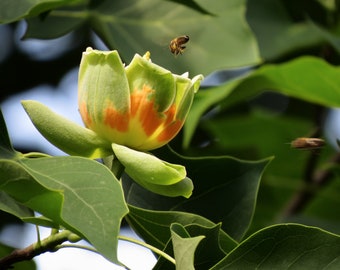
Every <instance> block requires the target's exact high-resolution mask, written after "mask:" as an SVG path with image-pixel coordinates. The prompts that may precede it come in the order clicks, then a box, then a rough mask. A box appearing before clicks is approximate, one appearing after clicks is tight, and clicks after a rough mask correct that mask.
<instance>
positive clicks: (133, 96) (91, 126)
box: [23, 48, 203, 197]
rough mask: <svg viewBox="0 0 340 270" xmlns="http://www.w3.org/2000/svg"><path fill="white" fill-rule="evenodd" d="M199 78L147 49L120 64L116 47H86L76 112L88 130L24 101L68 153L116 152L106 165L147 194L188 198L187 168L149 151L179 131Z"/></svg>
mask: <svg viewBox="0 0 340 270" xmlns="http://www.w3.org/2000/svg"><path fill="white" fill-rule="evenodd" d="M202 79H203V76H202V75H198V76H196V77H194V78H193V79H189V78H188V74H187V73H185V74H184V75H182V76H179V75H175V74H172V73H171V72H170V71H168V70H166V69H164V68H162V67H160V66H158V65H156V64H154V63H152V62H151V60H150V54H149V53H146V54H145V55H144V56H143V57H141V56H139V55H137V54H136V55H135V57H134V58H133V59H132V61H131V63H130V64H129V65H128V66H126V67H125V66H124V64H123V63H122V61H121V59H120V57H119V55H118V52H117V51H106V52H105V51H98V50H93V49H92V48H88V49H87V50H86V51H85V52H84V53H83V57H82V60H81V63H80V69H79V82H78V104H79V112H80V114H81V117H82V119H83V122H84V124H85V126H86V128H84V127H82V126H79V125H77V124H75V123H73V122H71V121H69V120H68V119H65V118H63V117H61V116H59V115H57V114H55V113H54V112H52V111H51V110H50V109H49V108H47V107H46V106H44V105H42V104H40V103H39V102H36V101H24V102H23V106H24V108H25V110H26V112H27V113H28V115H29V117H30V118H31V120H32V122H33V123H34V125H35V126H36V127H37V129H38V130H39V131H40V132H41V134H42V135H44V136H45V138H46V139H48V140H49V141H50V142H51V143H53V144H54V145H56V146H57V147H59V148H60V149H61V150H63V151H65V152H66V153H68V154H71V155H81V156H84V157H89V158H98V157H107V156H113V157H114V159H113V161H112V162H113V163H112V164H111V165H110V167H111V169H112V171H113V172H114V171H115V172H114V173H115V174H116V176H117V177H118V178H119V177H120V173H118V172H120V171H121V170H116V169H117V164H118V167H119V166H120V167H122V168H124V170H125V172H126V174H128V175H129V176H130V177H131V178H132V179H133V180H134V181H135V182H137V183H138V184H140V185H141V186H143V187H144V188H146V189H148V190H150V191H152V192H155V193H158V194H161V195H165V196H171V197H174V196H184V197H189V196H190V195H191V193H192V190H193V184H192V181H191V180H190V179H189V178H188V177H186V170H185V167H183V166H181V165H176V164H170V163H168V162H166V161H163V160H160V159H158V158H157V157H155V156H153V155H152V154H150V153H148V152H147V151H149V150H153V149H156V148H159V147H161V146H163V145H165V144H166V143H168V142H169V141H170V140H171V139H173V138H174V137H175V136H176V134H177V133H178V132H179V131H180V129H181V128H182V126H183V124H184V121H185V118H186V116H187V114H188V111H189V109H190V107H191V104H192V101H193V98H194V94H195V92H196V91H197V90H198V88H199V85H200V82H201V80H202ZM114 164H116V165H114ZM114 167H115V168H116V169H113V168H114Z"/></svg>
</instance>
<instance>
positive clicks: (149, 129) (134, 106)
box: [131, 85, 163, 136]
mask: <svg viewBox="0 0 340 270" xmlns="http://www.w3.org/2000/svg"><path fill="white" fill-rule="evenodd" d="M153 92H154V90H153V89H152V88H150V87H148V86H147V85H143V88H142V90H135V91H134V92H133V93H132V94H131V115H132V116H133V117H135V116H137V117H138V120H139V121H140V123H141V126H142V127H143V130H144V132H145V134H146V135H147V136H150V135H152V134H153V132H154V131H155V130H156V129H157V128H158V127H159V126H160V125H161V124H162V122H163V118H162V117H161V114H160V113H158V112H157V110H156V108H155V103H154V100H153V99H152V93H153Z"/></svg>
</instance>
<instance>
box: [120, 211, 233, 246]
mask: <svg viewBox="0 0 340 270" xmlns="http://www.w3.org/2000/svg"><path fill="white" fill-rule="evenodd" d="M129 210H130V213H129V214H128V215H127V217H126V219H127V220H128V222H129V224H130V225H131V226H132V227H133V229H134V230H135V231H136V232H137V233H138V234H139V235H140V236H141V237H142V238H143V239H144V240H145V241H146V242H147V243H149V244H151V245H153V246H155V247H157V248H159V249H162V250H163V249H164V248H165V247H166V245H167V243H168V241H169V239H170V237H171V235H170V226H171V224H172V223H179V224H181V225H183V226H187V225H191V224H196V225H198V226H202V227H208V228H212V227H215V226H216V224H215V223H213V222H211V221H210V220H208V219H206V218H204V217H202V216H198V215H195V214H190V213H184V212H176V211H153V210H146V209H143V208H138V207H135V206H132V205H129ZM217 234H218V237H217V238H218V239H215V240H216V241H218V245H219V247H220V250H221V251H222V252H224V253H228V252H230V251H231V250H232V249H233V248H234V247H235V246H236V242H235V241H234V240H233V239H232V238H231V237H230V236H228V235H227V234H226V233H225V232H224V231H223V230H222V229H219V230H218V233H217ZM216 245H217V243H216Z"/></svg>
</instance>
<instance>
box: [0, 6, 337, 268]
mask: <svg viewBox="0 0 340 270" xmlns="http://www.w3.org/2000/svg"><path fill="white" fill-rule="evenodd" d="M307 2H308V3H307ZM307 2H306V1H302V0H298V1H293V0H289V1H282V0H248V1H246V0H242V1H240V0H229V1H223V0H213V1H210V0H195V1H193V0H191V1H183V0H168V1H156V0H132V1H123V0H121V1H110V0H102V1H80V0H74V1H56V0H55V1H29V2H27V1H20V0H16V1H13V0H5V1H1V3H0V22H2V23H9V22H15V21H17V20H19V19H26V20H27V22H28V29H27V31H26V33H25V38H40V39H51V38H55V37H59V36H62V35H64V34H66V33H69V32H71V31H74V30H76V31H84V29H86V31H89V30H90V29H91V30H94V31H95V33H96V34H97V35H98V36H99V37H100V38H101V39H102V40H103V41H104V43H105V44H106V45H107V46H108V48H110V49H117V50H118V51H119V53H120V55H122V57H123V59H124V61H126V62H128V61H129V60H130V59H131V58H132V57H133V55H134V54H135V53H139V54H141V55H143V54H144V53H145V52H146V51H150V52H151V57H152V60H153V62H155V63H157V64H160V65H162V66H164V67H165V68H167V69H169V70H171V71H172V72H176V73H183V72H186V71H189V72H190V73H191V74H201V73H203V74H205V75H208V74H209V73H211V72H215V71H216V72H218V71H220V70H221V69H223V70H224V71H223V72H232V73H235V72H237V71H238V69H235V68H237V67H243V68H245V69H244V70H246V71H245V72H243V73H239V74H238V75H237V76H234V77H232V78H229V79H228V80H226V81H223V82H222V83H221V84H219V85H217V86H211V87H209V86H207V87H205V88H204V89H200V90H199V91H198V93H197V94H196V96H195V98H194V102H193V106H192V109H191V111H190V113H189V116H188V118H187V122H186V124H185V126H184V130H183V133H182V136H178V138H177V139H176V140H174V141H173V142H171V147H172V148H173V149H174V150H172V149H170V147H163V148H161V149H157V150H154V151H152V153H142V152H138V151H135V150H132V149H129V148H126V147H123V146H120V145H116V144H113V145H111V144H110V143H108V142H106V141H103V140H102V139H100V138H98V136H97V135H96V134H95V133H93V132H92V131H90V130H88V129H86V128H83V127H81V126H78V125H76V124H74V123H72V122H70V121H69V120H67V119H65V118H63V117H61V116H58V115H56V114H55V113H53V112H52V111H50V110H49V109H48V108H47V107H45V106H44V105H42V104H40V103H37V102H34V101H24V102H23V106H24V108H25V110H26V111H27V113H28V115H29V116H30V118H31V120H32V122H33V123H34V125H35V126H36V127H37V129H38V130H39V131H40V132H41V133H42V134H43V135H44V136H45V137H46V138H47V139H48V140H49V141H50V142H51V143H53V144H55V145H56V146H57V147H59V148H60V149H61V150H63V151H65V152H66V153H67V154H69V155H71V156H66V157H49V156H46V155H44V154H39V153H38V154H37V153H35V154H33V153H31V154H22V153H19V152H17V151H16V150H14V148H13V146H12V145H11V142H10V139H9V136H8V133H7V130H6V125H5V122H4V120H3V118H2V115H0V210H1V211H3V212H6V213H8V214H10V215H12V216H15V217H16V218H18V219H20V220H21V221H23V222H28V223H33V224H36V225H39V226H46V227H51V228H53V230H59V232H58V233H56V234H55V235H54V234H52V236H51V237H52V238H53V236H57V235H58V234H59V235H60V232H65V231H66V232H67V231H70V234H72V235H73V236H74V234H76V235H78V236H79V239H80V238H82V239H86V240H87V241H89V242H90V243H91V244H92V245H93V246H94V248H95V249H96V250H97V251H98V252H99V253H100V254H102V255H103V256H105V257H106V258H107V259H109V260H110V261H112V262H113V263H115V264H118V265H122V263H121V262H119V261H118V258H117V243H118V238H119V235H118V234H119V230H120V227H121V221H122V219H123V218H125V219H126V221H127V222H128V223H129V225H130V226H131V227H132V228H133V230H134V231H135V232H136V233H137V234H138V235H139V236H141V237H142V238H143V240H144V241H145V242H146V243H147V244H148V245H151V246H153V248H154V249H152V250H153V252H154V254H155V256H157V259H158V261H157V263H156V265H155V266H154V269H176V270H182V269H183V270H187V269H202V270H203V269H204V270H205V269H211V270H220V269H255V268H256V269H321V268H327V269H338V268H339V262H338V259H337V258H338V256H339V253H340V250H339V247H340V242H339V235H338V234H340V230H339V225H340V222H339V218H340V216H339V213H338V211H337V209H338V207H339V199H338V198H339V195H340V186H339V181H338V180H339V165H338V163H339V160H340V158H339V154H338V153H337V150H336V149H334V147H333V146H332V145H331V143H330V140H329V139H328V138H325V135H324V134H323V126H324V124H325V120H324V118H325V116H326V115H327V111H328V110H329V109H331V108H334V107H335V108H337V107H340V79H339V78H340V69H339V65H340V57H339V56H340V42H339V41H340V37H339V34H340V28H339V26H340V16H339V15H340V10H339V1H322V0H311V1H307ZM180 35H189V36H190V41H189V42H188V43H187V44H186V46H187V48H186V49H185V51H184V53H183V55H179V56H177V57H174V56H173V55H172V54H171V53H170V52H169V50H168V48H167V47H168V44H169V42H170V40H171V39H173V38H174V37H177V36H180ZM80 54H81V52H79V58H80ZM18 64H20V63H18ZM218 74H221V73H218ZM222 74H223V73H222ZM136 79H138V76H136ZM139 83H140V82H139ZM267 99H269V101H268V100H267ZM103 100H105V99H103ZM313 136H315V137H322V138H325V141H326V146H325V147H324V148H322V149H316V150H313V151H310V150H308V149H307V150H302V151H301V150H297V149H293V148H292V147H291V146H290V145H289V143H290V142H291V141H292V140H293V139H295V138H298V137H313ZM179 153H180V154H179ZM113 154H114V157H112V156H111V155H113ZM80 156H81V157H80ZM108 156H110V157H108ZM33 157H34V158H33ZM98 157H103V158H104V157H105V162H104V164H105V165H106V167H108V168H109V169H108V168H106V167H105V166H104V165H103V164H101V163H100V162H98V161H95V160H92V159H93V158H98ZM117 161H119V162H117ZM175 164H176V165H175ZM35 212H36V213H38V215H35V214H34V213H35ZM291 222H295V223H294V224H293V223H291ZM5 224H6V222H5V221H1V225H5ZM326 230H327V231H326ZM78 236H75V237H73V238H72V239H75V240H77V239H78V238H77V237H78ZM52 238H51V239H52ZM59 244H62V243H59V242H58V243H57V242H55V245H54V246H56V245H59ZM42 247H43V248H44V247H45V246H44V244H43V245H42ZM11 249H12V248H10V247H7V246H5V245H3V244H1V246H0V251H1V255H2V256H6V254H9V253H10V250H11ZM162 253H163V256H162ZM164 253H166V254H168V255H169V256H171V257H172V259H174V260H175V261H176V265H174V264H173V261H172V260H171V259H170V260H169V257H166V256H164ZM1 263H2V261H1V259H0V268H1V266H2V265H1ZM16 266H18V267H19V264H18V265H16ZM20 269H35V266H34V265H33V264H31V263H28V264H26V265H24V264H23V265H22V268H20Z"/></svg>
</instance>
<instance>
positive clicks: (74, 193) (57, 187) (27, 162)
mask: <svg viewBox="0 0 340 270" xmlns="http://www.w3.org/2000/svg"><path fill="white" fill-rule="evenodd" d="M0 166H1V167H0V179H1V180H2V181H3V182H1V184H0V189H1V190H3V191H5V192H6V193H8V194H9V195H10V196H11V197H13V198H14V199H16V200H17V201H19V202H20V203H22V204H24V205H26V206H28V207H30V208H31V209H33V210H35V211H37V212H40V213H41V214H43V215H44V216H45V217H47V218H49V219H51V220H53V222H55V223H57V224H60V225H63V226H64V227H66V228H68V229H70V230H71V231H75V232H76V233H77V234H79V235H81V236H84V237H85V238H86V239H87V240H88V241H89V242H90V243H91V244H92V245H94V246H95V247H96V248H97V249H98V251H99V252H100V253H101V254H102V255H103V256H105V257H106V258H108V259H109V260H111V261H113V262H115V263H119V262H118V259H117V244H118V239H117V237H118V233H119V229H120V222H121V220H122V218H123V216H124V215H125V214H126V213H127V212H128V209H127V206H126V204H125V201H124V198H123V194H122V189H121V186H120V184H119V182H118V181H117V179H116V178H115V177H114V176H113V174H112V173H111V172H110V171H109V170H108V169H106V167H104V166H103V165H101V164H99V163H97V162H95V161H92V160H88V159H85V158H79V157H55V158H40V159H24V160H22V161H21V164H19V163H16V162H13V161H9V160H8V161H6V160H2V161H1V162H0Z"/></svg>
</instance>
